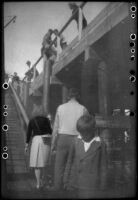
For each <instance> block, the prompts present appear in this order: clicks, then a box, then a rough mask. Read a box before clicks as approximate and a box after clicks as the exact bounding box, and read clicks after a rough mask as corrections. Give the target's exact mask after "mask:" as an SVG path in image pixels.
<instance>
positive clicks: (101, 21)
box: [53, 3, 129, 75]
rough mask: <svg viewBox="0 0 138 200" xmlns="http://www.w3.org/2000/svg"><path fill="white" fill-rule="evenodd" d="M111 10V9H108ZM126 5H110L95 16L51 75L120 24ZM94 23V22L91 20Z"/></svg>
mask: <svg viewBox="0 0 138 200" xmlns="http://www.w3.org/2000/svg"><path fill="white" fill-rule="evenodd" d="M110 8H111V9H110ZM128 14H129V12H128V3H111V4H109V5H108V6H107V7H105V8H104V9H103V11H102V12H101V13H100V14H99V15H98V16H97V18H96V21H98V22H97V24H95V22H93V23H91V24H90V25H89V26H88V27H87V28H86V30H85V31H84V33H83V36H82V39H81V40H80V42H78V37H77V38H75V44H74V45H76V47H75V48H73V47H72V48H70V49H69V50H68V52H66V54H65V56H64V57H63V59H62V60H59V62H58V63H57V64H55V65H54V67H53V75H56V74H57V73H58V72H59V71H60V70H61V69H62V68H64V67H65V66H67V65H68V64H69V63H70V62H71V61H72V60H74V59H75V58H76V57H77V56H79V55H80V54H81V53H82V52H83V51H84V50H85V48H86V46H87V45H92V44H93V43H94V42H96V41H97V40H98V39H100V38H101V37H102V36H103V35H104V34H105V33H107V32H108V31H110V30H111V29H112V28H113V27H114V26H116V25H117V24H118V23H120V22H121V21H122V20H123V19H125V18H126V17H127V16H128ZM93 21H94V20H93Z"/></svg>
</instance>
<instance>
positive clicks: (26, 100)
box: [24, 76, 30, 110]
mask: <svg viewBox="0 0 138 200" xmlns="http://www.w3.org/2000/svg"><path fill="white" fill-rule="evenodd" d="M29 88H30V78H29V77H28V76H27V77H26V86H25V99H24V106H25V108H26V110H28V109H27V107H28V100H29Z"/></svg>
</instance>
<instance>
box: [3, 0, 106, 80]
mask: <svg viewBox="0 0 138 200" xmlns="http://www.w3.org/2000/svg"><path fill="white" fill-rule="evenodd" d="M76 3H77V4H78V5H79V4H80V3H81V2H76ZM106 5H107V2H87V4H86V5H85V7H84V8H83V13H84V15H85V17H86V19H87V22H88V23H90V22H91V21H92V20H93V19H94V18H95V16H96V15H97V14H98V13H99V12H100V11H101V10H102V9H103V8H104V7H105V6H106ZM14 16H17V18H16V21H15V23H13V22H12V23H10V24H9V25H8V26H7V27H6V28H5V29H4V61H5V62H4V65H5V71H6V72H7V73H9V74H13V73H14V72H17V73H18V75H19V76H20V78H23V77H24V74H25V72H26V71H27V70H28V66H27V65H26V62H27V60H30V61H31V64H32V65H33V64H34V63H35V62H36V61H37V59H38V58H39V57H40V55H41V53H40V49H41V45H42V40H43V37H44V35H45V33H46V32H47V31H48V29H49V28H52V29H55V28H57V29H58V30H61V28H62V27H63V26H64V25H65V23H66V22H67V21H68V19H69V18H70V16H71V10H70V9H69V7H68V2H66V1H64V2H60V1H59V2H57V1H56V2H54V1H51V2H48V1H47V2H41V1H39V2H36V1H34V2H33V1H30V2H29V1H28V2H5V3H4V25H6V24H7V23H8V22H9V21H10V19H12V17H14ZM63 35H64V36H65V38H66V41H67V43H68V44H69V43H70V42H71V41H72V40H73V39H74V38H75V37H76V36H77V35H78V31H77V25H76V22H75V21H72V22H71V23H70V25H69V26H68V28H67V29H66V30H65V31H64V32H63ZM42 68H43V60H41V61H40V62H39V64H38V65H37V69H38V71H39V72H41V71H42Z"/></svg>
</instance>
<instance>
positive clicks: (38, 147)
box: [25, 105, 52, 189]
mask: <svg viewBox="0 0 138 200" xmlns="http://www.w3.org/2000/svg"><path fill="white" fill-rule="evenodd" d="M51 134H52V129H51V125H50V121H49V119H48V118H47V117H46V116H45V115H44V113H43V109H42V106H41V105H40V106H38V109H37V110H35V112H34V113H33V118H32V119H31V120H30V121H29V124H28V129H27V137H26V146H25V151H27V149H28V144H29V143H31V147H30V162H29V166H30V167H32V168H34V172H35V177H36V182H37V183H36V189H40V188H41V187H42V186H43V183H44V179H45V167H46V166H47V164H48V162H49V156H50V146H51Z"/></svg>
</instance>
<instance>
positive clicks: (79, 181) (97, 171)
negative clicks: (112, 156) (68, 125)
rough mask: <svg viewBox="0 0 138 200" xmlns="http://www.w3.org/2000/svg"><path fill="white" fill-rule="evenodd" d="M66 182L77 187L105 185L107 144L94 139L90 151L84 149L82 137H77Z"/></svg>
mask: <svg viewBox="0 0 138 200" xmlns="http://www.w3.org/2000/svg"><path fill="white" fill-rule="evenodd" d="M67 169H68V170H67V174H66V177H65V182H68V185H69V187H70V186H71V187H75V188H77V189H84V190H85V189H86V190H92V189H98V188H101V189H103V187H105V183H106V174H107V155H106V146H105V144H104V143H103V142H101V141H99V142H97V141H94V142H93V143H92V144H91V146H90V147H89V149H88V151H87V152H85V151H84V144H83V141H82V140H81V139H78V138H76V142H75V145H73V146H72V148H71V150H70V155H69V159H68V166H67ZM66 184H67V183H66Z"/></svg>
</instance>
